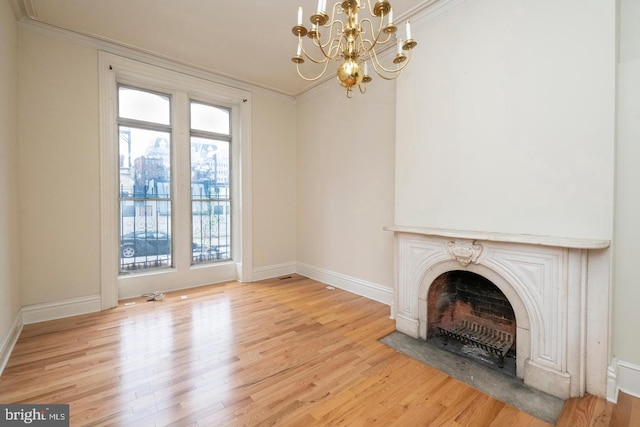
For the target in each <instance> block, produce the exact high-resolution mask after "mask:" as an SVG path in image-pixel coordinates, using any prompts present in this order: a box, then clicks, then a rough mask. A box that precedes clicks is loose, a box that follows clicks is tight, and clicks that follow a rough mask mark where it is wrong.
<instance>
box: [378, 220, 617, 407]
mask: <svg viewBox="0 0 640 427" xmlns="http://www.w3.org/2000/svg"><path fill="white" fill-rule="evenodd" d="M385 229H386V230H389V231H393V232H394V233H395V241H396V263H395V265H396V283H395V290H394V301H393V304H392V317H393V318H394V319H395V322H396V329H397V330H398V331H400V332H403V333H405V334H407V335H409V336H412V337H414V338H422V339H425V340H428V339H430V338H432V337H434V336H435V335H437V334H438V333H439V332H442V333H444V331H446V330H450V329H452V328H453V327H455V326H456V323H460V321H461V320H466V321H467V322H468V323H467V325H471V323H473V322H475V324H476V325H478V327H480V326H484V327H490V328H492V329H494V330H499V331H504V332H509V333H510V334H511V338H512V340H513V345H512V348H511V349H509V351H511V350H512V351H513V354H514V356H515V375H516V376H517V377H518V378H521V379H523V381H524V383H525V384H527V385H529V386H532V387H534V388H537V389H539V390H542V391H544V392H546V393H549V394H552V395H554V396H557V397H560V398H562V399H567V398H570V397H576V396H582V395H583V394H584V393H586V392H589V393H591V394H595V395H598V396H604V395H605V394H606V380H607V362H608V347H609V341H608V337H609V334H608V328H609V303H608V301H609V276H610V254H609V250H608V247H609V242H608V241H598V240H583V239H561V238H553V237H545V236H531V235H512V234H498V233H479V232H468V231H466V232H465V231H457V230H440V229H426V228H415V227H400V226H390V227H386V228H385ZM461 278H462V279H464V280H463V281H468V280H467V279H469V278H472V279H473V280H470V281H469V283H475V285H462V286H459V289H456V286H458V285H457V284H456V283H460V281H461ZM476 279H477V280H476ZM474 280H476V281H475V282H474ZM447 281H449V282H451V283H447ZM486 283H490V284H491V286H493V287H495V288H496V289H497V290H498V291H499V293H500V294H501V295H502V296H501V297H500V296H498V297H497V299H496V301H497V300H500V299H506V301H508V305H509V307H510V310H511V312H512V313H513V314H512V315H511V314H510V312H509V313H506V312H507V311H508V310H504V312H500V310H493V311H494V312H493V313H491V310H489V313H482V314H481V315H478V310H477V307H476V309H473V307H470V306H469V304H462V302H464V301H468V299H469V295H468V294H467V295H465V296H464V297H462V298H460V299H462V300H463V301H462V302H460V301H458V302H455V301H454V302H451V301H453V300H452V296H451V295H448V294H447V293H446V292H445V293H444V294H443V293H441V292H440V293H439V290H440V291H441V290H442V288H448V290H449V291H450V293H456V298H457V297H458V296H460V295H459V294H460V289H463V290H464V289H466V290H467V291H468V288H473V287H474V286H478V284H481V285H482V286H484V285H485V284H486ZM487 289H493V288H487ZM465 292H466V291H465ZM490 292H491V293H492V295H498V293H496V292H495V291H494V290H492V291H490ZM463 293H464V292H463ZM436 294H439V295H440V296H436V297H435V298H434V299H433V300H430V298H429V296H430V295H436ZM504 314H508V315H504ZM447 316H448V317H447ZM456 316H457V318H458V319H457V320H456ZM450 319H453V320H454V321H453V324H452V323H451V322H450V321H449V320H450ZM447 322H448V323H447ZM442 326H444V328H442ZM587 349H588V352H587Z"/></svg>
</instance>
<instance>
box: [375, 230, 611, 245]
mask: <svg viewBox="0 0 640 427" xmlns="http://www.w3.org/2000/svg"><path fill="white" fill-rule="evenodd" d="M384 230H386V231H392V232H394V233H410V234H422V235H425V236H439V237H447V238H452V239H466V240H480V241H482V240H484V241H490V242H506V243H522V244H527V245H540V246H553V247H559V248H574V249H606V248H608V247H609V246H610V244H611V242H610V241H609V240H591V239H576V238H568V237H552V236H535V235H532V234H507V233H491V232H484V231H463V230H449V229H443V228H426V227H411V226H403V225H387V226H385V227H384Z"/></svg>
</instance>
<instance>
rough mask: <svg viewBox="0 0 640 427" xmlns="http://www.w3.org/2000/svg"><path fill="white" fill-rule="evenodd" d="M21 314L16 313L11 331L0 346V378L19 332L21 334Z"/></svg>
mask: <svg viewBox="0 0 640 427" xmlns="http://www.w3.org/2000/svg"><path fill="white" fill-rule="evenodd" d="M22 326H23V323H22V313H20V312H18V314H17V315H16V318H15V319H14V321H13V324H12V325H11V329H10V330H9V333H8V334H7V336H6V337H5V339H4V340H2V345H1V346H0V376H1V375H2V372H4V368H5V366H7V362H8V361H9V357H10V356H11V352H12V351H13V347H14V346H15V345H16V342H17V341H18V338H19V337H20V332H22Z"/></svg>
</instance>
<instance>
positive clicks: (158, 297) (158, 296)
mask: <svg viewBox="0 0 640 427" xmlns="http://www.w3.org/2000/svg"><path fill="white" fill-rule="evenodd" d="M142 296H143V297H145V298H146V299H147V301H162V300H163V299H164V294H163V293H162V292H159V291H156V292H151V293H148V294H142Z"/></svg>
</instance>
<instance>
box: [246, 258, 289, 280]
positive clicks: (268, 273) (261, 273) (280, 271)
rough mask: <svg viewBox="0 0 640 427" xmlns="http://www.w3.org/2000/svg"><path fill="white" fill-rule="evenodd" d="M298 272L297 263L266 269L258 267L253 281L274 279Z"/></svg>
mask: <svg viewBox="0 0 640 427" xmlns="http://www.w3.org/2000/svg"><path fill="white" fill-rule="evenodd" d="M295 272H296V263H295V262H286V263H284V264H276V265H268V266H266V267H257V268H254V269H253V277H252V279H253V281H254V282H257V281H259V280H266V279H274V278H276V277H280V276H286V275H287V274H293V273H295Z"/></svg>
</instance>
